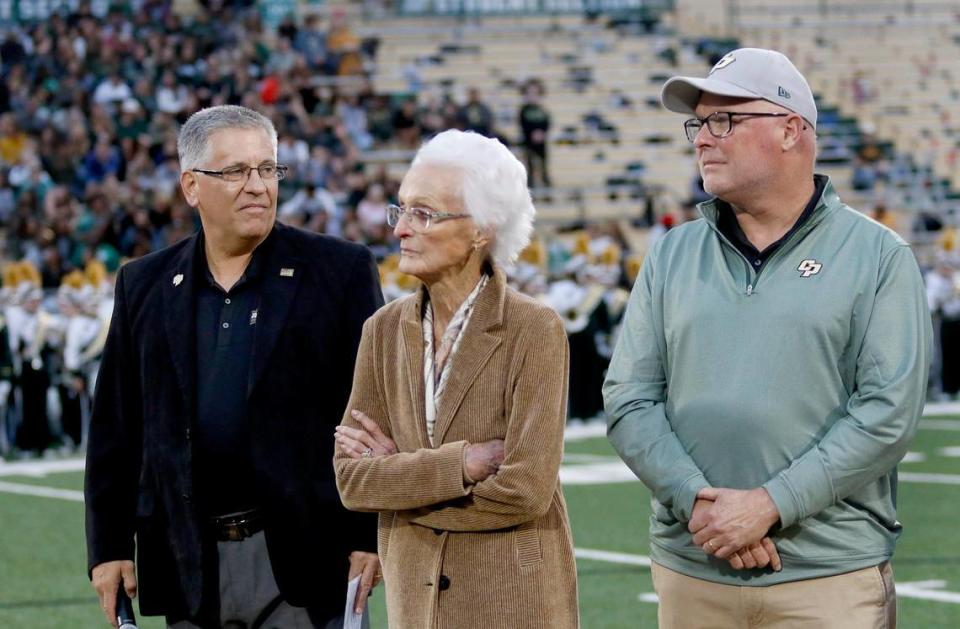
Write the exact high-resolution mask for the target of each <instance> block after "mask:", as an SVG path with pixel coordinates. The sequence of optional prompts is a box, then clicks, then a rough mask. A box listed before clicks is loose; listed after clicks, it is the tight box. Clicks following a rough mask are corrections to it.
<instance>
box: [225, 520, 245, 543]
mask: <svg viewBox="0 0 960 629" xmlns="http://www.w3.org/2000/svg"><path fill="white" fill-rule="evenodd" d="M225 532H226V535H225V537H226V538H227V541H228V542H239V541H243V540H244V539H245V538H246V537H248V536H247V535H246V534H245V533H246V532H247V531H246V527H244V526H243V522H234V523H232V524H228V525H227V526H226V529H225Z"/></svg>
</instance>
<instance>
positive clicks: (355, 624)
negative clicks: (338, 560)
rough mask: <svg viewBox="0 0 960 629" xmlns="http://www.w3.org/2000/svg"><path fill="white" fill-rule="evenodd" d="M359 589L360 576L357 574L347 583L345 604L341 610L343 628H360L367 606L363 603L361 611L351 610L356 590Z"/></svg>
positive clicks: (355, 597) (355, 598)
mask: <svg viewBox="0 0 960 629" xmlns="http://www.w3.org/2000/svg"><path fill="white" fill-rule="evenodd" d="M359 589H360V576H359V575H357V576H356V577H354V578H353V579H351V580H350V582H349V583H348V584H347V605H346V608H345V609H344V610H343V629H362V628H363V617H364V615H365V614H366V613H367V606H366V603H364V606H363V613H362V614H357V613H355V612H354V611H353V609H354V606H353V604H354V602H356V600H357V590H359Z"/></svg>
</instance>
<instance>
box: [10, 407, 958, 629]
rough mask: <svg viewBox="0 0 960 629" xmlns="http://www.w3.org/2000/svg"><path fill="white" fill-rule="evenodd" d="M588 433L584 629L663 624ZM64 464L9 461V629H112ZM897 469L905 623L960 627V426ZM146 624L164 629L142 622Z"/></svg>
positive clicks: (608, 458)
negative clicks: (88, 564)
mask: <svg viewBox="0 0 960 629" xmlns="http://www.w3.org/2000/svg"><path fill="white" fill-rule="evenodd" d="M584 432H585V433H586V434H584V435H580V438H578V439H570V440H568V442H567V446H566V453H567V457H566V460H565V462H564V470H563V475H564V476H563V477H564V493H565V495H566V497H567V502H568V505H569V509H570V517H571V520H572V525H573V532H574V538H575V542H576V546H577V551H578V556H579V558H578V567H577V571H578V575H579V583H580V610H581V616H582V621H583V626H584V627H585V628H588V629H591V628H594V627H596V628H611V629H612V628H636V627H650V628H653V627H656V603H655V602H652V601H654V600H655V599H653V598H652V593H653V586H652V583H651V580H650V571H649V569H648V568H647V567H646V565H645V564H646V555H647V554H648V551H649V546H648V542H647V518H648V516H649V506H648V500H649V494H648V492H647V491H646V489H644V488H643V486H642V485H640V483H639V482H636V481H630V480H629V479H627V478H625V475H624V474H623V469H622V466H621V465H620V464H619V463H618V460H617V459H616V457H615V455H614V453H613V451H612V449H611V448H610V446H609V445H608V444H607V442H606V439H604V438H603V437H602V436H591V435H592V434H594V435H595V434H596V431H592V432H591V431H589V430H587V431H584ZM55 463H56V464H57V465H58V466H59V467H60V468H67V469H69V468H71V467H72V468H74V471H53V470H50V469H49V468H51V467H55V465H54V464H53V463H47V462H44V463H43V464H37V465H35V466H33V468H32V469H23V468H19V467H17V466H13V467H11V466H0V628H2V629H9V628H16V629H20V628H24V629H43V628H54V627H56V628H65V627H70V628H87V627H105V626H106V623H105V621H104V620H103V618H102V616H100V611H99V609H98V607H97V604H96V600H95V597H94V595H93V591H92V589H91V588H90V585H89V583H88V581H87V579H86V574H85V550H84V535H83V505H82V503H81V501H80V493H79V492H80V490H81V489H82V484H83V479H82V472H80V471H76V468H77V467H78V462H71V461H66V462H55ZM21 469H23V471H22V472H21ZM27 471H29V472H30V473H31V474H32V475H29V476H28V475H25V473H26V472H27ZM18 472H19V473H18ZM900 473H901V484H900V498H899V500H900V507H899V513H900V519H901V521H902V522H903V523H904V526H905V533H904V535H903V537H902V538H901V541H900V544H899V546H898V548H897V554H896V557H895V558H894V570H895V573H896V578H897V589H898V592H899V605H900V617H899V618H900V622H899V625H900V627H904V628H907V629H913V628H922V629H928V628H938V627H942V628H955V627H960V537H958V536H957V533H956V531H957V527H956V526H955V520H956V519H957V516H958V515H960V420H958V419H957V418H946V419H932V418H931V419H925V420H923V422H922V424H921V429H920V431H919V433H918V436H917V439H916V440H915V442H914V443H913V445H912V446H911V448H910V454H908V456H907V459H906V460H905V462H904V463H902V464H901V466H900ZM610 481H614V482H610ZM371 613H372V615H373V621H374V622H373V626H374V627H386V615H385V612H384V607H383V593H382V591H381V590H378V592H377V594H376V596H375V597H374V599H373V603H372V608H371ZM139 626H140V627H142V628H145V629H156V628H159V627H163V626H164V625H163V623H162V622H159V621H158V620H157V619H155V618H144V619H140V624H139Z"/></svg>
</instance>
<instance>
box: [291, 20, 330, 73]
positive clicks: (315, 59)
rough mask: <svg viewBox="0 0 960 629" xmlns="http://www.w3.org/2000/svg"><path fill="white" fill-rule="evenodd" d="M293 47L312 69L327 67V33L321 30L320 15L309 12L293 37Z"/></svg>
mask: <svg viewBox="0 0 960 629" xmlns="http://www.w3.org/2000/svg"><path fill="white" fill-rule="evenodd" d="M293 47H294V49H296V50H297V51H298V52H299V53H300V54H302V55H303V57H304V59H306V61H307V65H309V66H310V69H311V70H313V71H322V70H326V69H327V67H326V66H327V34H326V33H325V32H324V31H323V28H322V25H321V21H320V16H319V15H317V14H316V13H311V14H310V15H308V16H307V18H306V20H305V21H304V25H303V27H302V28H300V29H299V30H298V31H297V34H296V36H295V37H294V39H293Z"/></svg>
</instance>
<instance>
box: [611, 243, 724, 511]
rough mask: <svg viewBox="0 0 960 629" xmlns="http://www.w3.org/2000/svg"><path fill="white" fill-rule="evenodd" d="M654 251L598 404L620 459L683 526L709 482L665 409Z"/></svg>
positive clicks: (626, 318) (635, 289)
mask: <svg viewBox="0 0 960 629" xmlns="http://www.w3.org/2000/svg"><path fill="white" fill-rule="evenodd" d="M661 242H662V241H661ZM658 244H659V243H658ZM658 252H659V247H657V246H654V248H653V249H652V250H651V252H650V253H649V254H648V256H647V258H646V259H645V260H644V263H643V268H642V269H641V272H640V276H639V277H638V278H637V282H636V284H635V285H634V287H633V291H632V292H631V293H630V301H629V303H628V304H627V310H626V313H625V314H624V319H623V323H622V326H621V330H620V338H619V340H618V341H617V345H616V347H615V348H614V351H613V358H612V359H611V361H610V368H609V370H608V371H607V377H606V379H605V380H604V383H603V401H604V407H605V409H606V413H607V437H608V438H609V439H610V443H611V444H613V447H614V449H615V450H616V451H617V453H618V454H619V455H620V458H621V459H623V461H624V463H626V464H627V466H628V467H629V468H630V469H631V470H633V473H634V474H636V475H637V477H638V478H639V479H640V480H641V481H642V482H643V484H644V485H646V486H647V487H648V488H649V489H650V491H651V492H652V493H653V497H654V498H655V499H656V500H657V501H658V502H660V504H662V505H663V506H664V507H666V508H668V509H670V510H671V512H672V513H673V515H674V517H675V518H677V519H678V520H679V521H681V522H687V521H689V520H690V517H691V513H692V512H693V504H694V502H695V501H696V497H697V492H698V491H700V490H701V489H702V488H704V487H708V486H709V483H708V482H707V480H706V478H705V477H704V475H703V472H702V471H701V470H700V469H699V468H698V467H697V465H696V463H694V461H693V459H692V458H691V457H690V455H689V454H688V453H687V451H686V449H685V448H684V446H683V444H682V443H680V440H679V438H678V437H677V435H676V433H674V431H673V427H672V426H671V425H670V418H669V417H667V414H666V412H665V408H664V403H665V401H666V394H667V380H666V369H665V365H664V359H665V350H666V345H665V339H664V330H663V316H662V312H661V310H660V309H659V308H658V307H657V306H656V303H655V293H656V289H655V284H656V282H655V278H656V273H657V262H656V256H657V253H658Z"/></svg>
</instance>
